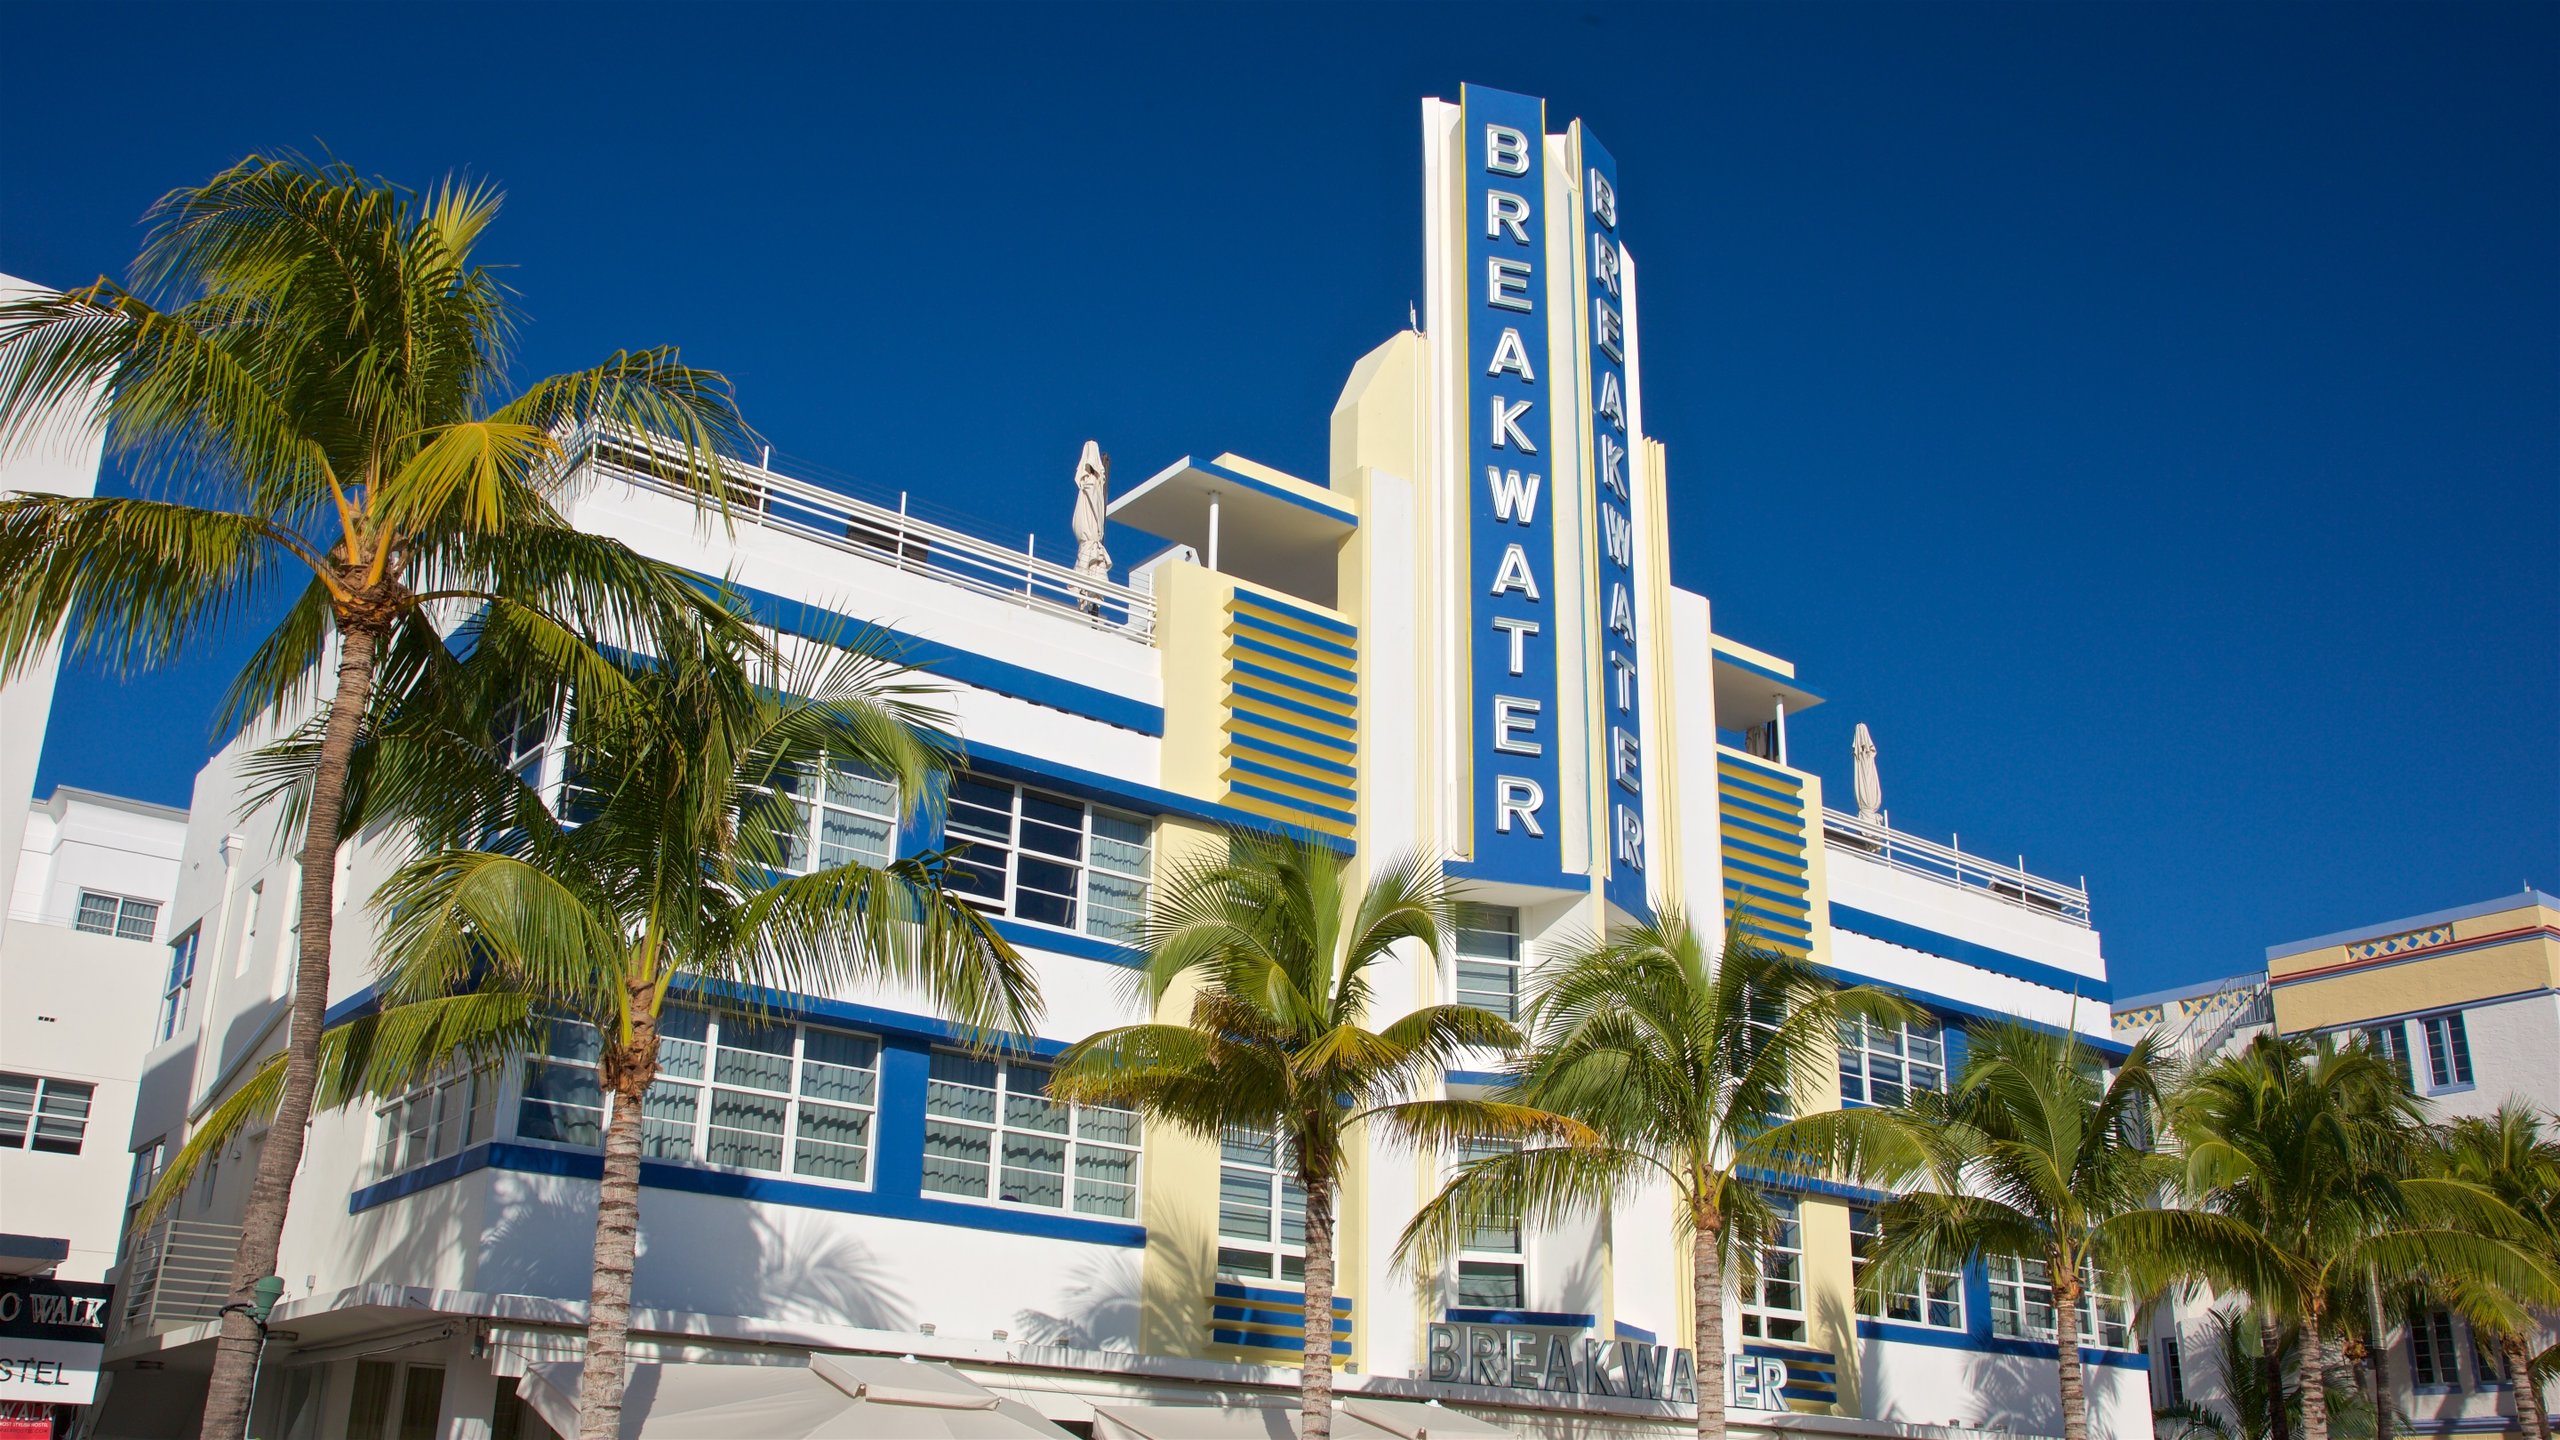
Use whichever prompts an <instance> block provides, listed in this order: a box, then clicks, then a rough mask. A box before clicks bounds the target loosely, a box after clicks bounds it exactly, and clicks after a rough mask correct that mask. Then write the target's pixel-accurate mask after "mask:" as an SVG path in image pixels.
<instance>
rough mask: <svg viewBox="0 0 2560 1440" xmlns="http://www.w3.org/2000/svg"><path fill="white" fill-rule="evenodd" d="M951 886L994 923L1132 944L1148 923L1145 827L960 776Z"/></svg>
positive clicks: (953, 810) (952, 811)
mask: <svg viewBox="0 0 2560 1440" xmlns="http://www.w3.org/2000/svg"><path fill="white" fill-rule="evenodd" d="M944 829H945V831H946V835H945V838H946V840H947V841H948V842H949V843H950V844H952V845H955V846H959V845H965V846H966V847H967V848H966V849H963V850H961V851H960V853H959V854H958V855H956V856H954V857H953V858H952V862H951V871H950V877H951V886H952V888H953V889H955V890H957V891H959V892H960V893H962V894H964V895H968V896H970V897H972V898H974V899H975V901H976V902H977V904H978V906H979V907H980V908H981V909H984V910H986V911H988V912H990V913H992V914H997V915H1010V916H1012V917H1013V918H1015V919H1017V920H1029V921H1033V922H1035V923H1037V924H1041V925H1054V926H1057V927H1058V928H1059V929H1062V930H1081V931H1083V932H1085V933H1086V934H1088V935H1098V936H1100V937H1102V938H1103V939H1105V940H1115V941H1119V942H1121V943H1123V944H1131V943H1135V942H1136V941H1137V940H1138V939H1139V934H1140V931H1141V929H1142V928H1143V927H1144V925H1145V923H1146V914H1147V862H1148V858H1149V848H1150V847H1149V840H1148V829H1147V822H1146V821H1145V820H1143V819H1140V818H1139V817H1138V816H1135V815H1124V814H1121V813H1120V812H1118V811H1116V810H1105V809H1102V808H1100V807H1098V806H1089V805H1086V804H1083V803H1082V802H1080V801H1075V800H1068V799H1065V798H1063V797H1060V796H1056V795H1049V794H1044V793H1042V792H1040V791H1038V790H1026V789H1023V788H1022V787H1020V786H1018V785H1007V784H1005V783H1003V782H1002V781H997V780H985V779H981V778H979V777H977V776H975V775H963V776H961V777H959V778H957V779H955V780H953V781H952V782H951V798H950V804H949V806H948V808H947V810H946V811H945V813H944Z"/></svg>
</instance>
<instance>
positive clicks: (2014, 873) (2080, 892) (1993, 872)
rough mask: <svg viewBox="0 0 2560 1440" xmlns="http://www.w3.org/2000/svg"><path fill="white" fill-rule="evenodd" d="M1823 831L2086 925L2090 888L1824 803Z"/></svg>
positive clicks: (1837, 840) (1918, 870) (1933, 875)
mask: <svg viewBox="0 0 2560 1440" xmlns="http://www.w3.org/2000/svg"><path fill="white" fill-rule="evenodd" d="M1822 831H1823V838H1824V841H1825V842H1826V843H1827V844H1830V845H1832V846H1834V847H1836V848H1839V849H1842V850H1855V851H1857V852H1859V853H1860V854H1862V855H1865V856H1867V857H1868V858H1870V859H1874V860H1880V861H1883V862H1884V863H1885V864H1887V865H1890V866H1892V867H1893V868H1894V869H1896V870H1907V871H1909V872H1910V873H1912V874H1914V875H1926V876H1928V877H1929V878H1930V879H1932V880H1936V881H1939V882H1940V883H1942V884H1947V885H1954V886H1958V887H1961V888H1963V889H1966V890H1979V891H1981V892H1982V893H1984V894H1986V895H1990V896H1993V897H1996V898H1998V899H2001V900H2006V901H2008V902H2009V903H2010V904H2012V905H2015V906H2018V907H2020V908H2021V909H2026V910H2033V911H2036V912H2037V913H2039V914H2044V915H2051V916H2054V917H2056V918H2058V919H2062V920H2068V921H2070V922H2071V923H2072V924H2074V925H2079V926H2082V927H2086V926H2087V925H2088V924H2089V892H2088V890H2087V888H2086V887H2083V886H2076V885H2065V884H2062V883H2061V882H2059V881H2055V880H2046V879H2043V878H2041V877H2039V876H2035V875H2030V874H2028V873H2027V872H2026V869H2025V867H2023V866H2019V865H2003V864H2001V863H2000V862H1999V861H1997V860H1986V859H1984V858H1983V857H1981V856H1979V855H1967V854H1966V853H1964V852H1963V851H1962V850H1959V849H1957V848H1956V847H1955V846H1953V845H1941V844H1939V843H1938V842H1937V841H1935V840H1923V839H1921V838H1920V837H1919V836H1917V835H1906V834H1904V833H1902V832H1901V831H1899V830H1896V829H1894V828H1892V827H1891V826H1888V825H1884V824H1881V823H1878V822H1876V821H1872V820H1861V819H1859V818H1858V817H1857V816H1855V815H1852V814H1850V813H1849V812H1847V811H1845V810H1834V809H1831V808H1830V807H1828V806H1825V807H1824V808H1823V811H1822Z"/></svg>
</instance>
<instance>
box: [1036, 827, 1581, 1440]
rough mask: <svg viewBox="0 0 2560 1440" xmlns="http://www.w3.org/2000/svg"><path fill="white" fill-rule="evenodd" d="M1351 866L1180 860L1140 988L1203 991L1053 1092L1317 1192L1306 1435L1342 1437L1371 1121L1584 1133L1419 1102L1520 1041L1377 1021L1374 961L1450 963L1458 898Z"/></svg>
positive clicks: (1235, 852)
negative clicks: (1259, 1138) (1256, 1144)
mask: <svg viewBox="0 0 2560 1440" xmlns="http://www.w3.org/2000/svg"><path fill="white" fill-rule="evenodd" d="M1344 870H1345V866H1344V863H1343V862H1342V861H1341V860H1340V859H1339V858H1337V857H1336V856H1335V855H1334V854H1333V853H1332V852H1331V851H1329V850H1326V849H1324V848H1323V847H1322V846H1320V845H1317V844H1315V843H1314V842H1312V841H1309V840H1303V839H1294V838H1286V837H1281V836H1274V835H1265V834H1258V833H1253V832H1236V833H1233V834H1231V835H1229V836H1228V837H1227V843H1226V849H1225V853H1223V854H1213V855H1208V856H1203V857H1198V858H1195V859H1194V860H1192V861H1189V862H1186V863H1185V864H1183V865H1181V866H1179V867H1177V868H1176V869H1175V870H1174V871H1173V873H1172V874H1171V875H1170V876H1168V878H1167V880H1166V883H1165V884H1164V885H1163V886H1162V887H1161V889H1160V892H1159V894H1158V897H1157V901H1156V912H1155V914H1154V915H1153V916H1152V917H1151V918H1150V919H1149V921H1148V923H1147V930H1146V935H1145V939H1146V947H1147V962H1146V968H1145V970H1144V971H1143V972H1142V983H1143V987H1144V993H1145V995H1146V998H1147V1000H1148V1002H1149V1003H1150V1005H1151V1006H1152V1007H1154V1008H1155V1011H1156V1013H1159V1014H1163V1013H1166V1012H1165V1010H1164V1006H1165V1002H1166V1000H1167V998H1168V997H1169V996H1170V995H1172V994H1173V992H1174V990H1175V987H1176V986H1177V984H1178V983H1181V982H1185V981H1196V982H1197V985H1198V988H1197V990H1196V991H1194V992H1193V993H1192V994H1191V996H1190V1013H1189V1016H1188V1019H1187V1023H1155V1024H1146V1025H1129V1026H1122V1027H1120V1028H1117V1029H1112V1030H1106V1031H1104V1032H1102V1033H1101V1034H1098V1035H1094V1036H1092V1037H1090V1038H1088V1039H1086V1040H1084V1041H1082V1042H1080V1043H1078V1044H1076V1045H1075V1046H1073V1047H1071V1048H1069V1049H1068V1051H1067V1052H1066V1054H1065V1055H1063V1056H1061V1057H1060V1059H1059V1062H1058V1068H1057V1070H1056V1072H1055V1074H1054V1075H1053V1076H1052V1078H1051V1080H1050V1084H1049V1092H1050V1094H1051V1095H1053V1096H1054V1097H1056V1098H1058V1099H1061V1100H1067V1101H1073V1102H1080V1103H1089V1104H1104V1105H1122V1106H1132V1107H1135V1108H1137V1109H1138V1110H1140V1111H1142V1112H1143V1113H1145V1114H1147V1115H1148V1116H1150V1117H1152V1118H1154V1119H1157V1120H1160V1121H1163V1122H1165V1123H1167V1124H1170V1125H1172V1126H1174V1127H1175V1128H1176V1129H1179V1130H1183V1131H1187V1132H1189V1133H1191V1134H1194V1135H1198V1136H1201V1137H1203V1138H1206V1139H1211V1140H1216V1139H1219V1138H1221V1137H1223V1136H1225V1135H1226V1134H1227V1133H1228V1132H1230V1131H1234V1130H1242V1131H1247V1132H1251V1133H1254V1134H1260V1135H1271V1136H1274V1137H1276V1139H1277V1141H1278V1144H1279V1148H1280V1149H1281V1150H1283V1151H1285V1152H1286V1155H1287V1157H1288V1158H1287V1161H1286V1162H1285V1163H1288V1164H1289V1165H1291V1166H1292V1167H1294V1169H1295V1172H1296V1179H1297V1183H1298V1185H1299V1188H1300V1189H1301V1191H1302V1192H1303V1193H1304V1195H1305V1198H1306V1251H1307V1254H1306V1293H1307V1301H1306V1327H1305V1328H1306V1343H1305V1350H1304V1353H1303V1357H1302V1361H1301V1364H1300V1368H1299V1399H1300V1414H1299V1434H1300V1435H1301V1436H1303V1437H1305V1440H1323V1437H1326V1436H1330V1435H1331V1434H1332V1433H1333V1295H1334V1222H1335V1215H1334V1199H1335V1195H1336V1194H1337V1192H1338V1190H1339V1188H1340V1185H1341V1181H1342V1174H1343V1166H1344V1164H1345V1162H1346V1160H1347V1158H1348V1157H1349V1155H1350V1153H1351V1149H1352V1147H1353V1146H1354V1144H1355V1143H1356V1136H1357V1132H1358V1130H1359V1127H1360V1126H1361V1125H1363V1124H1364V1123H1365V1122H1369V1121H1376V1122H1378V1123H1379V1124H1380V1125H1381V1127H1382V1128H1384V1129H1385V1130H1387V1131H1388V1133H1389V1134H1390V1135H1392V1136H1395V1137H1398V1138H1401V1139H1404V1140H1407V1141H1409V1142H1412V1143H1417V1144H1424V1143H1432V1144H1447V1143H1451V1142H1453V1141H1455V1140H1458V1139H1461V1138H1464V1137H1467V1136H1473V1135H1499V1134H1512V1135H1526V1134H1542V1135H1550V1136H1563V1137H1568V1138H1570V1137H1574V1136H1577V1135H1578V1134H1579V1133H1580V1132H1579V1131H1578V1130H1577V1129H1576V1127H1573V1126H1570V1125H1565V1124H1562V1123H1561V1122H1556V1121H1554V1120H1552V1118H1551V1117H1541V1116H1535V1115H1531V1114H1528V1113H1527V1112H1523V1111H1521V1110H1519V1109H1518V1108H1517V1107H1512V1106H1507V1105H1500V1104H1489V1103H1484V1102H1472V1101H1448V1100H1419V1101H1417V1100H1413V1099H1412V1098H1411V1097H1413V1096H1415V1095H1417V1094H1419V1093H1421V1092H1423V1091H1425V1090H1427V1089H1428V1088H1430V1087H1431V1086H1433V1085H1435V1084H1436V1083H1437V1082H1438V1081H1439V1079H1440V1077H1441V1075H1442V1073H1443V1072H1444V1071H1445V1070H1446V1069H1447V1068H1448V1067H1449V1066H1450V1065H1451V1064H1453V1063H1456V1062H1458V1061H1460V1060H1461V1059H1462V1058H1463V1057H1464V1056H1465V1055H1466V1053H1467V1052H1468V1051H1469V1050H1471V1049H1473V1048H1475V1047H1479V1046H1497V1047H1504V1046H1509V1045H1512V1044H1514V1043H1516V1042H1517V1041H1518V1039H1519V1032H1517V1031H1516V1030H1514V1029H1513V1028H1512V1026H1511V1022H1510V1021H1508V1020H1504V1019H1502V1018H1501V1017H1499V1016H1497V1015H1494V1014H1492V1013H1490V1012H1488V1011H1484V1010H1479V1009H1475V1008H1472V1007H1469V1006H1464V1005H1432V1006H1426V1007H1424V1008H1422V1009H1419V1010H1416V1011H1413V1012H1412V1013H1410V1014H1407V1015H1405V1016H1403V1017H1402V1018H1400V1019H1397V1020H1394V1021H1391V1022H1389V1023H1387V1024H1386V1025H1384V1026H1383V1027H1381V1028H1377V1029H1370V1028H1367V1027H1368V1026H1369V1025H1370V1024H1371V1023H1373V1022H1372V1020H1371V1014H1372V1012H1373V1010H1374V1009H1375V1008H1376V1006H1375V1001H1376V996H1375V993H1374V985H1375V979H1376V972H1377V969H1378V967H1379V966H1380V965H1382V964H1384V963H1385V962H1386V961H1387V960H1388V959H1389V958H1390V955H1391V953H1392V952H1393V951H1394V950H1395V949H1396V947H1397V946H1398V945H1400V944H1403V945H1407V946H1409V947H1415V948H1418V949H1419V950H1421V951H1422V952H1424V953H1426V954H1428V955H1432V956H1437V955H1438V954H1439V952H1440V950H1441V948H1442V945H1443V942H1444V939H1445V937H1446V936H1447V934H1448V932H1449V929H1450V922H1451V911H1452V895H1451V889H1450V886H1449V883H1448V882H1447V881H1446V880H1445V879H1444V878H1443V877H1442V876H1441V874H1440V872H1439V868H1438V867H1437V866H1435V865H1431V864H1427V863H1425V862H1422V861H1419V860H1414V859H1405V860H1399V861H1395V862H1392V863H1389V864H1386V865H1384V866H1383V867H1381V868H1379V869H1377V870H1376V871H1375V872H1373V873H1372V875H1371V876H1370V877H1369V880H1368V883H1367V884H1366V885H1365V886H1364V887H1358V888H1354V887H1352V886H1350V885H1349V884H1348V883H1347V882H1346V877H1345V875H1344Z"/></svg>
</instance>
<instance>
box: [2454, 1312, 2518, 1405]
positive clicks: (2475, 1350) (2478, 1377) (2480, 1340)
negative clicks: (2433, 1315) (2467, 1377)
mask: <svg viewBox="0 0 2560 1440" xmlns="http://www.w3.org/2000/svg"><path fill="white" fill-rule="evenodd" d="M2462 1328H2463V1329H2464V1330H2466V1331H2468V1332H2470V1335H2471V1388H2472V1389H2474V1390H2506V1389H2511V1388H2513V1386H2514V1384H2515V1376H2514V1374H2513V1373H2512V1372H2511V1371H2509V1370H2508V1369H2507V1357H2506V1356H2505V1354H2503V1353H2501V1352H2500V1350H2499V1349H2498V1347H2497V1345H2496V1344H2494V1343H2493V1342H2491V1341H2490V1340H2489V1339H2488V1337H2486V1336H2484V1335H2482V1334H2481V1333H2480V1331H2479V1330H2478V1329H2477V1328H2476V1327H2474V1326H2473V1325H2472V1324H2471V1322H2470V1321H2468V1320H2466V1321H2464V1322H2462Z"/></svg>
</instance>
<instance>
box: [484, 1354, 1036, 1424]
mask: <svg viewBox="0 0 2560 1440" xmlns="http://www.w3.org/2000/svg"><path fill="white" fill-rule="evenodd" d="M578 1373H579V1367H578V1365H577V1364H576V1363H575V1362H573V1361H546V1362H543V1363H539V1364H534V1365H529V1366H526V1367H525V1374H524V1379H523V1380H522V1381H520V1382H518V1385H517V1389H516V1393H517V1394H518V1395H520V1396H522V1397H523V1399H524V1401H525V1403H526V1404H528V1405H531V1406H532V1407H533V1409H534V1413H536V1414H538V1415H540V1416H541V1417H542V1418H543V1420H544V1422H545V1423H547V1424H549V1425H550V1426H551V1428H552V1429H554V1430H557V1431H559V1432H560V1433H561V1434H563V1435H574V1434H576V1433H578ZM804 1437H805V1440H1069V1437H1068V1435H1067V1432H1066V1431H1064V1430H1061V1429H1059V1428H1058V1427H1057V1426H1055V1425H1052V1424H1050V1423H1049V1422H1048V1421H1046V1420H1043V1419H1041V1418H1040V1414H1039V1412H1038V1411H1036V1410H1033V1409H1032V1408H1031V1407H1030V1406H1028V1405H1024V1404H1022V1403H1021V1402H1019V1401H1015V1400H1007V1399H1005V1398H1004V1397H1003V1396H1001V1395H998V1394H996V1393H995V1392H994V1391H992V1390H989V1389H987V1388H986V1387H985V1386H983V1385H980V1384H978V1383H976V1382H975V1381H972V1380H969V1379H966V1378H963V1377H962V1376H961V1375H960V1373H959V1372H957V1371H955V1370H953V1369H952V1368H951V1367H950V1366H948V1365H936V1364H932V1363H929V1362H923V1361H916V1360H891V1359H888V1358H886V1357H883V1356H876V1355H812V1356H810V1357H809V1364H808V1365H807V1367H806V1368H803V1367H801V1366H797V1365H789V1366H786V1365H649V1364H642V1365H634V1366H632V1367H631V1374H630V1379H629V1381H628V1382H627V1383H626V1384H625V1385H624V1387H623V1396H622V1440H804Z"/></svg>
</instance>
